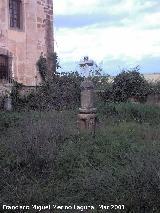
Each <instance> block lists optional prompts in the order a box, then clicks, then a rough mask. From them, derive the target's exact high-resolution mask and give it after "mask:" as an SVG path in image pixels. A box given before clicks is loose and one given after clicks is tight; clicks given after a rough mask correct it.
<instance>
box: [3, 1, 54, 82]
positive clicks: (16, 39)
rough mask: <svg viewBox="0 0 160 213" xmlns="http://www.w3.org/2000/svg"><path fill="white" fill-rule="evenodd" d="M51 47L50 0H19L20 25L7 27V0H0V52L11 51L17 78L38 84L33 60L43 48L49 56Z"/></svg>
mask: <svg viewBox="0 0 160 213" xmlns="http://www.w3.org/2000/svg"><path fill="white" fill-rule="evenodd" d="M53 48H54V47H53V4H52V0H22V29H15V28H10V26H9V0H0V54H4V53H5V54H6V55H8V54H9V55H10V61H11V62H12V63H11V71H12V77H13V78H14V79H15V80H16V81H18V82H20V83H23V84H24V85H28V86H35V85H37V84H39V83H40V82H41V78H40V75H39V72H38V70H37V67H36V62H37V60H38V59H39V56H40V54H41V53H42V52H43V53H44V55H45V56H46V57H47V58H48V56H49V54H50V53H51V52H53ZM48 61H49V60H48Z"/></svg>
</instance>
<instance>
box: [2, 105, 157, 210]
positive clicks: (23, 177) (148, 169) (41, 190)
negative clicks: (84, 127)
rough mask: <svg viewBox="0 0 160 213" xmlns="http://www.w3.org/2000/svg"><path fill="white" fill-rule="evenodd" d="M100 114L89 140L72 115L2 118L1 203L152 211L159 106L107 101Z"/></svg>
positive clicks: (54, 113) (5, 115) (22, 114)
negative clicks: (122, 207)
mask: <svg viewBox="0 0 160 213" xmlns="http://www.w3.org/2000/svg"><path fill="white" fill-rule="evenodd" d="M98 112H99V113H98V118H99V124H98V127H99V128H98V129H97V132H96V137H95V138H91V137H90V136H88V135H79V134H78V130H77V127H76V116H77V112H76V111H71V110H70V111H63V112H57V111H49V112H35V111H34V112H32V111H31V112H20V113H17V112H14V113H6V112H3V113H1V114H0V176H1V179H0V194H1V195H0V204H4V203H6V204H8V205H9V204H15V203H19V204H23V205H27V204H28V205H32V204H35V203H36V204H39V205H44V204H48V203H50V204H60V205H73V204H77V205H95V206H96V205H99V204H104V205H105V204H108V205H109V204H113V203H114V204H124V205H125V211H123V212H126V213H127V212H128V213H139V212H142V213H143V212H146V213H150V212H157V213H158V212H159V211H160V197H159V193H160V170H159V165H160V131H159V130H160V110H159V108H156V107H149V106H145V105H141V104H139V105H137V104H127V103H123V104H105V105H103V106H102V105H101V106H99V107H98ZM55 212H56V211H55ZM61 212H62V211H61ZM70 212H72V211H70ZM95 212H96V211H95ZM97 212H98V211H97Z"/></svg>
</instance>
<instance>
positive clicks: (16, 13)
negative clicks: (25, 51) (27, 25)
mask: <svg viewBox="0 0 160 213" xmlns="http://www.w3.org/2000/svg"><path fill="white" fill-rule="evenodd" d="M9 12H10V27H13V28H19V29H20V28H21V0H9Z"/></svg>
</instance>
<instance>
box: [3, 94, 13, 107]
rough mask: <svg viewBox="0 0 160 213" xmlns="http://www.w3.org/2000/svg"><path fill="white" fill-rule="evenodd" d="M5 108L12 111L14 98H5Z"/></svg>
mask: <svg viewBox="0 0 160 213" xmlns="http://www.w3.org/2000/svg"><path fill="white" fill-rule="evenodd" d="M4 110H6V111H12V98H11V97H10V96H8V97H6V98H5V99H4Z"/></svg>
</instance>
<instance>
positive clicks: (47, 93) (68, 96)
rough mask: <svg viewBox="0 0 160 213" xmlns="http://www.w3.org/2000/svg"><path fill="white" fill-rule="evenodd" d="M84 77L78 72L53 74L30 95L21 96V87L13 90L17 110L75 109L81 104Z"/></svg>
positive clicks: (15, 87) (14, 104)
mask: <svg viewBox="0 0 160 213" xmlns="http://www.w3.org/2000/svg"><path fill="white" fill-rule="evenodd" d="M82 79H83V78H82V77H81V76H79V75H78V73H76V72H75V73H63V75H62V76H59V75H53V76H52V78H50V79H48V80H46V81H44V82H43V83H42V84H41V86H39V87H37V89H36V91H33V92H32V93H30V94H29V95H26V96H20V95H19V92H18V89H19V87H17V85H16V86H14V87H13V92H12V98H13V106H14V109H15V110H51V109H56V110H62V109H73V108H75V107H78V106H79V105H80V84H81V81H82Z"/></svg>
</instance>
